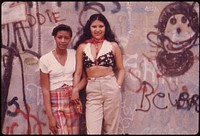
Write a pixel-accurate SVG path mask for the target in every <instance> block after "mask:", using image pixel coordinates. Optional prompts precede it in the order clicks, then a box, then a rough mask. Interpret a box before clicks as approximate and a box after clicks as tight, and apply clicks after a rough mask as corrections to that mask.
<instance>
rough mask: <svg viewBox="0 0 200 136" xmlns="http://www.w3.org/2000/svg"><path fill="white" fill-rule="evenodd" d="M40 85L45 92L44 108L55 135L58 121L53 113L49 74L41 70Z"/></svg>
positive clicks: (50, 127)
mask: <svg viewBox="0 0 200 136" xmlns="http://www.w3.org/2000/svg"><path fill="white" fill-rule="evenodd" d="M40 83H41V87H42V92H43V103H44V108H45V111H46V114H47V118H48V120H49V129H50V130H51V131H52V132H53V133H54V134H56V131H57V126H56V121H55V118H54V116H53V113H52V111H51V101H50V82H49V74H46V73H43V72H42V71H41V70H40Z"/></svg>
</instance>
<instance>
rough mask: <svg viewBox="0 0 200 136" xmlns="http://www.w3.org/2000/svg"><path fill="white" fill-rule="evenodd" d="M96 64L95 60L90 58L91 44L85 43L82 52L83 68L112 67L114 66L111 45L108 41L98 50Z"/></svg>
mask: <svg viewBox="0 0 200 136" xmlns="http://www.w3.org/2000/svg"><path fill="white" fill-rule="evenodd" d="M96 58H97V59H96V61H97V62H96V63H95V59H94V58H93V56H92V53H91V43H87V44H86V46H85V48H84V50H83V67H84V68H90V67H92V66H96V65H98V66H104V67H109V66H112V67H114V65H115V59H114V55H113V50H112V45H111V43H110V42H109V41H107V40H104V41H103V44H102V47H101V49H100V50H99V52H98V54H97V57H96Z"/></svg>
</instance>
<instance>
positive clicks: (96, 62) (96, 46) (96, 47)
mask: <svg viewBox="0 0 200 136" xmlns="http://www.w3.org/2000/svg"><path fill="white" fill-rule="evenodd" d="M94 46H95V49H96V54H95V60H94V62H95V65H98V61H97V55H98V53H99V47H98V44H94Z"/></svg>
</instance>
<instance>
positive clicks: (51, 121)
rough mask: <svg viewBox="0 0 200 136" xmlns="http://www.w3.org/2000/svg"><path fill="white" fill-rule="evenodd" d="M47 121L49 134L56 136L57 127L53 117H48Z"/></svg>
mask: <svg viewBox="0 0 200 136" xmlns="http://www.w3.org/2000/svg"><path fill="white" fill-rule="evenodd" d="M48 120H49V129H50V130H51V132H52V133H53V134H57V131H58V126H57V124H56V120H55V118H54V117H53V116H52V117H48Z"/></svg>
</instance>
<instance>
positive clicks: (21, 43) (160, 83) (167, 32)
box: [1, 1, 199, 134]
mask: <svg viewBox="0 0 200 136" xmlns="http://www.w3.org/2000/svg"><path fill="white" fill-rule="evenodd" d="M1 8H2V12H1V20H2V21H1V43H2V44H1V73H2V74H1V131H2V133H3V134H49V129H48V121H47V118H46V114H45V112H44V107H43V98H42V91H41V87H40V79H39V67H38V60H39V58H40V57H41V55H43V54H45V53H47V52H49V51H51V50H53V49H54V47H55V43H54V40H53V37H52V36H51V32H52V29H53V27H54V26H56V25H58V24H60V23H65V24H68V25H70V26H71V27H72V30H73V40H72V42H71V44H70V46H69V48H73V45H74V44H75V42H76V41H77V38H78V37H79V35H80V33H81V31H82V27H83V25H84V24H85V23H86V21H87V19H88V18H89V16H90V15H91V14H93V13H97V12H98V13H102V14H104V15H105V16H106V17H107V19H108V20H109V22H110V25H111V28H112V29H113V31H114V33H115V34H116V36H117V40H118V41H119V43H120V47H121V49H122V52H123V62H124V66H125V70H126V73H125V79H124V83H123V88H122V96H123V103H122V113H121V121H120V127H119V134H196V133H198V131H199V4H198V3H197V2H180V3H179V2H122V1H120V2H3V3H2V4H1ZM83 91H84V90H83ZM81 95H84V93H81ZM82 98H84V97H82ZM85 127H86V126H85V122H84V117H82V121H81V133H82V134H84V133H85Z"/></svg>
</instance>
